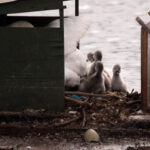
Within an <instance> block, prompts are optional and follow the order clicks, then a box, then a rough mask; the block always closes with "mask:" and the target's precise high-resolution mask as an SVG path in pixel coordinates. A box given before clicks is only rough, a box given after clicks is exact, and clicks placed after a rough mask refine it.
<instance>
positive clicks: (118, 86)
mask: <svg viewBox="0 0 150 150" xmlns="http://www.w3.org/2000/svg"><path fill="white" fill-rule="evenodd" d="M120 72H121V66H120V65H119V64H116V65H114V67H113V77H112V82H111V89H112V91H118V92H127V86H126V84H125V83H124V82H123V80H122V79H121V77H120Z"/></svg>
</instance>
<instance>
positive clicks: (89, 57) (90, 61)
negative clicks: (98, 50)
mask: <svg viewBox="0 0 150 150" xmlns="http://www.w3.org/2000/svg"><path fill="white" fill-rule="evenodd" d="M93 55H94V54H93V53H88V54H87V60H86V74H87V75H88V74H89V72H90V70H91V66H92V65H93V63H94V58H93Z"/></svg>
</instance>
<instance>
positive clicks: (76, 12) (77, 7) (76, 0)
mask: <svg viewBox="0 0 150 150" xmlns="http://www.w3.org/2000/svg"><path fill="white" fill-rule="evenodd" d="M75 16H79V0H75Z"/></svg>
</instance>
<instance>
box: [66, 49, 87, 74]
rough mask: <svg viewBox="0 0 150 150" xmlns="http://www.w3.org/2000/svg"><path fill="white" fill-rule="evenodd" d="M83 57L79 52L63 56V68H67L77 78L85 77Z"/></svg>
mask: <svg viewBox="0 0 150 150" xmlns="http://www.w3.org/2000/svg"><path fill="white" fill-rule="evenodd" d="M85 59H86V58H85V57H84V55H83V53H82V51H80V50H78V49H77V50H75V51H74V52H72V53H70V54H68V55H65V68H66V67H67V68H69V69H70V70H72V71H74V72H75V73H76V74H77V75H79V76H84V75H86V61H85Z"/></svg>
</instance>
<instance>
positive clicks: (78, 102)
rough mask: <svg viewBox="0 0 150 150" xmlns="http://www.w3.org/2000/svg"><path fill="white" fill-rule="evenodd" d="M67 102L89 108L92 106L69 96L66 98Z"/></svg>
mask: <svg viewBox="0 0 150 150" xmlns="http://www.w3.org/2000/svg"><path fill="white" fill-rule="evenodd" d="M65 100H67V101H71V102H74V103H76V104H79V105H88V106H91V105H90V104H89V103H88V102H87V101H80V100H76V99H74V98H71V97H68V96H65Z"/></svg>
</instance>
